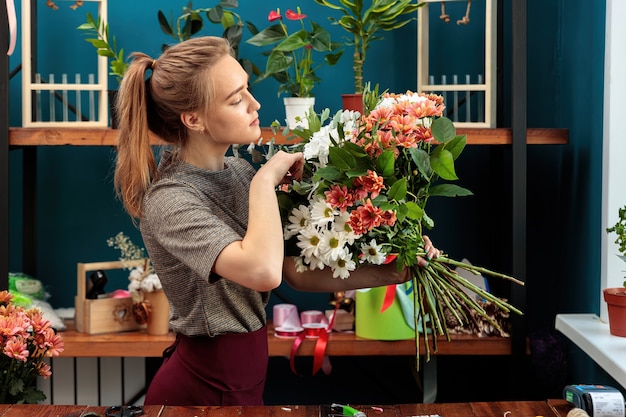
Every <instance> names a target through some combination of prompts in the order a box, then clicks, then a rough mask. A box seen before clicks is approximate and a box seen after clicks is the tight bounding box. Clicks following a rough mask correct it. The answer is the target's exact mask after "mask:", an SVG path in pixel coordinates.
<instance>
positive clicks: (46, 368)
mask: <svg viewBox="0 0 626 417" xmlns="http://www.w3.org/2000/svg"><path fill="white" fill-rule="evenodd" d="M35 370H36V371H37V375H39V376H42V377H44V378H48V377H49V376H50V375H52V370H51V369H50V365H48V364H47V363H45V362H39V363H38V364H37V365H36V366H35Z"/></svg>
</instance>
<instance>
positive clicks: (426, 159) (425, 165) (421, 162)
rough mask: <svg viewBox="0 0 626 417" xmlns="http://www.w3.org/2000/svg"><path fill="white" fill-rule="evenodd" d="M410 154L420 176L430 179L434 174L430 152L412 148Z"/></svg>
mask: <svg viewBox="0 0 626 417" xmlns="http://www.w3.org/2000/svg"><path fill="white" fill-rule="evenodd" d="M409 154H410V155H411V159H412V160H413V162H414V163H415V165H416V166H417V169H418V170H419V172H420V174H422V177H424V178H429V177H430V174H431V173H432V168H431V166H430V156H429V155H428V152H426V151H425V150H424V149H418V148H410V149H409Z"/></svg>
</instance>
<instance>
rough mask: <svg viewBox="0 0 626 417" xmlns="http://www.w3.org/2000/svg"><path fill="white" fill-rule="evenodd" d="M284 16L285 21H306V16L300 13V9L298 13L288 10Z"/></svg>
mask: <svg viewBox="0 0 626 417" xmlns="http://www.w3.org/2000/svg"><path fill="white" fill-rule="evenodd" d="M285 16H286V17H287V19H289V20H302V19H306V15H305V14H303V13H300V9H298V12H294V11H293V10H291V9H288V10H287V11H286V12H285Z"/></svg>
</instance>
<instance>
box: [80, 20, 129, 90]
mask: <svg viewBox="0 0 626 417" xmlns="http://www.w3.org/2000/svg"><path fill="white" fill-rule="evenodd" d="M77 29H78V30H82V31H83V32H85V33H87V35H88V36H93V37H90V38H87V39H85V41H87V42H89V43H90V44H92V45H93V47H94V48H96V53H97V54H98V55H100V56H105V57H107V58H109V59H110V60H111V61H110V67H109V69H110V71H109V75H114V76H115V79H116V80H117V82H118V83H119V82H121V81H122V77H124V74H126V70H128V65H129V64H128V62H127V61H126V59H125V57H124V48H119V49H118V47H117V40H116V38H115V36H113V37H111V36H110V34H109V25H108V24H107V23H105V22H103V21H102V20H101V18H100V16H98V18H97V19H94V17H93V16H92V15H91V13H89V12H87V21H86V22H85V23H83V24H81V25H80V26H78V28H77Z"/></svg>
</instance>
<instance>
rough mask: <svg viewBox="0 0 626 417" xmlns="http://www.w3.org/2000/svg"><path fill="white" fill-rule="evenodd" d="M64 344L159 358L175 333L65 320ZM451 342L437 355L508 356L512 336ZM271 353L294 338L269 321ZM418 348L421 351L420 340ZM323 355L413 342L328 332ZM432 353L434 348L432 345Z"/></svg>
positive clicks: (382, 350)
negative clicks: (101, 328) (112, 329)
mask: <svg viewBox="0 0 626 417" xmlns="http://www.w3.org/2000/svg"><path fill="white" fill-rule="evenodd" d="M60 334H61V337H62V338H63V342H64V343H65V351H64V352H63V353H62V354H61V356H63V357H160V356H161V354H162V352H163V350H164V349H165V348H166V347H168V346H169V345H170V344H171V343H172V342H173V341H174V334H173V333H170V334H169V335H164V336H151V335H148V334H147V333H146V331H145V330H140V331H131V332H121V333H106V334H99V335H90V334H87V333H80V332H77V331H76V329H75V327H74V324H73V323H72V322H68V330H66V331H63V332H61V333H60ZM451 339H452V340H451V341H450V342H448V341H446V340H445V339H444V338H439V339H438V345H437V347H438V351H437V353H436V354H437V355H510V354H511V339H510V338H503V337H495V336H494V337H477V336H474V335H451ZM268 342H269V355H270V356H289V355H290V353H291V348H292V345H293V342H294V339H286V338H278V337H276V336H274V328H273V327H272V324H271V323H270V324H269V327H268ZM315 342H316V340H315V339H305V340H304V341H303V343H302V344H301V345H300V348H299V349H298V355H301V356H313V354H314V352H315ZM420 347H421V349H420V351H421V353H422V354H423V353H424V346H423V342H422V341H420ZM326 354H327V355H329V356H398V355H401V356H413V355H415V341H414V340H413V339H410V340H399V341H382V340H369V339H363V338H360V337H357V336H356V335H355V334H354V333H338V332H333V333H331V334H330V338H329V342H328V346H327V348H326ZM431 354H434V353H433V349H432V347H431Z"/></svg>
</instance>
